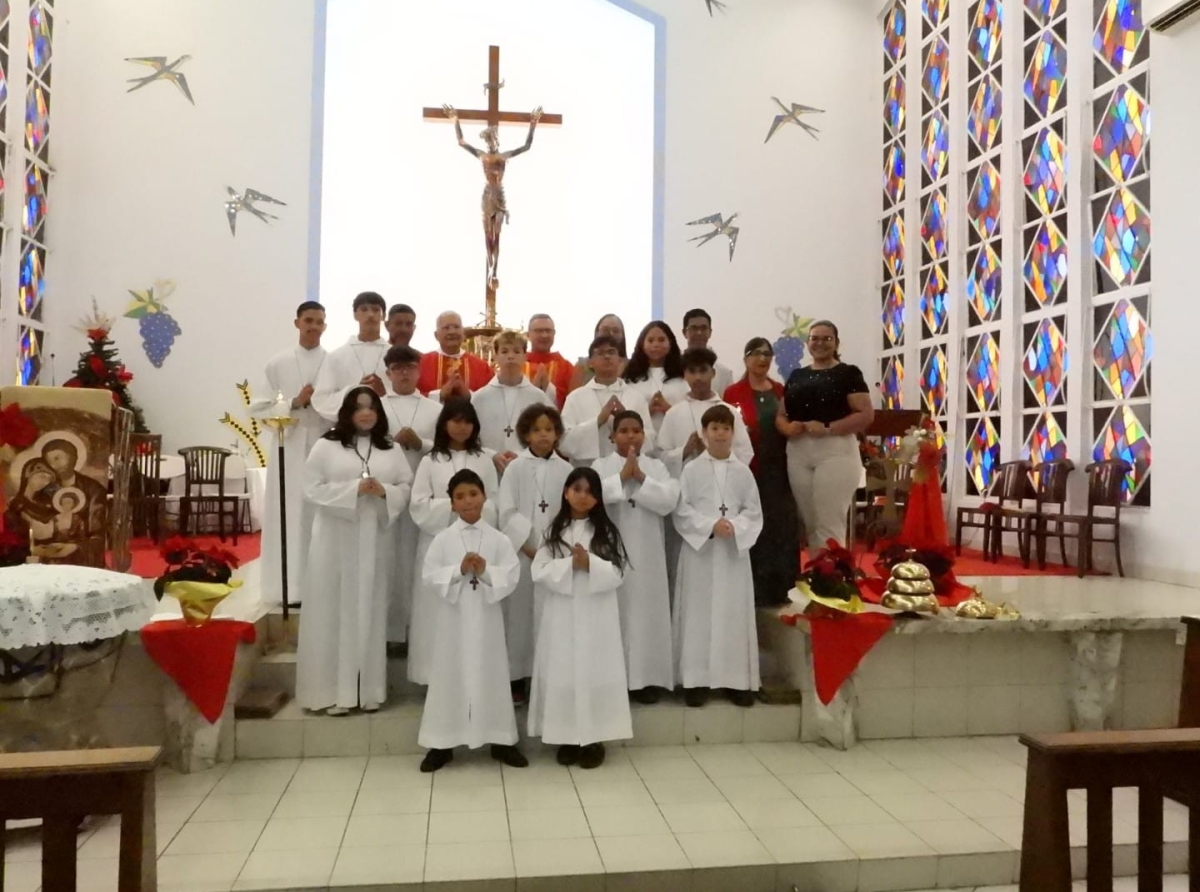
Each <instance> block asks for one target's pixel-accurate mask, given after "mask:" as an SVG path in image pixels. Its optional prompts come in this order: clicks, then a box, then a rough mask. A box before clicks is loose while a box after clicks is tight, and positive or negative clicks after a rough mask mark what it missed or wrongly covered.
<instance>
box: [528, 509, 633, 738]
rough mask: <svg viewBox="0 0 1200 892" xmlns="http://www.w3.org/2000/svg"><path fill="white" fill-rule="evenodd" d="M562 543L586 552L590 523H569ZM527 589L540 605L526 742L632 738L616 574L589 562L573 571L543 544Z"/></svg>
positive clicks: (608, 566)
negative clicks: (540, 600) (531, 589)
mask: <svg viewBox="0 0 1200 892" xmlns="http://www.w3.org/2000/svg"><path fill="white" fill-rule="evenodd" d="M563 538H564V539H565V540H566V541H567V542H569V543H571V544H575V543H578V544H581V545H583V546H584V547H585V548H586V547H588V546H589V545H590V544H591V541H592V525H591V522H590V521H587V520H577V521H574V522H572V523H571V525H570V526H569V527H567V529H566V530H565V531H564V533H563ZM533 582H534V585H536V586H537V588H538V590H539V591H541V592H542V593H543V594H544V596H545V604H544V606H543V608H542V622H541V625H540V626H539V627H538V635H537V648H536V656H535V660H534V667H533V686H532V691H531V693H530V696H529V734H530V736H531V737H541V738H542V742H543V743H549V744H560V745H561V744H575V745H584V744H589V743H601V742H603V741H605V740H624V739H627V738H630V737H632V736H633V725H632V719H631V717H630V714H629V689H628V687H627V686H626V683H625V657H624V652H623V650H622V647H621V620H620V617H619V615H618V614H619V611H618V607H617V586H619V585H620V584H621V571H620V570H618V569H617V567H616V565H614V564H611V563H609V562H608V561H605V560H602V559H601V558H598V557H596V555H594V554H593V555H591V558H590V564H589V569H588V570H575V569H574V568H573V567H572V564H571V554H570V550H569V548H568V549H567V550H566V555H565V557H564V556H559V555H558V554H556V553H553V552H551V550H550V548H549V547H548V546H546V545H544V544H543V545H542V547H541V548H539V549H538V552H537V557H535V558H534V560H533Z"/></svg>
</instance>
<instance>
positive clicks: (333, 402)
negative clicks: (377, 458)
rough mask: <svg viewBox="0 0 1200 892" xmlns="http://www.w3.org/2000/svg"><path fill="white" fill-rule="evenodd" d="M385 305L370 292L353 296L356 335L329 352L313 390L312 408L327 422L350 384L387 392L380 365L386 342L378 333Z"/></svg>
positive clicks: (384, 373)
mask: <svg viewBox="0 0 1200 892" xmlns="http://www.w3.org/2000/svg"><path fill="white" fill-rule="evenodd" d="M386 310H387V304H386V303H384V300H383V298H382V297H380V296H379V295H378V294H376V293H375V292H374V291H364V292H363V293H362V294H360V295H358V296H357V297H356V298H354V319H355V321H356V322H358V334H357V335H355V336H354V337H352V338H350V340H349V341H347V342H346V343H345V344H343V345H342V346H341V347H338V348H337V349H336V350H334V351H333V352H332V353H330V354H329V356H328V357H327V359H326V361H325V365H324V366H322V368H321V374H320V376H319V377H318V378H317V383H316V391H315V393H313V398H312V402H313V407H314V408H315V409H316V410H317V411H318V412H320V413H321V414H322V415H323V416H325V418H326V419H327V420H328V421H330V422H336V421H337V414H338V409H340V408H341V407H342V400H344V399H345V398H346V392H347V391H349V390H350V388H351V387H357V386H358V385H360V384H365V385H367V386H368V387H370V388H371V389H372V390H374V391H375V392H376V393H377V394H379V396H380V397H383V395H384V394H385V393H387V388H386V387H385V386H384V383H383V382H384V379H385V378H386V377H387V367H386V366H384V364H383V357H384V354H385V353H387V349H388V342H387V340H386V339H385V338H384V337H383V336H382V335H381V334H380V329H381V327H382V325H383V314H384V312H385V311H386Z"/></svg>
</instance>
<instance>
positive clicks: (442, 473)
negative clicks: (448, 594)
mask: <svg viewBox="0 0 1200 892" xmlns="http://www.w3.org/2000/svg"><path fill="white" fill-rule="evenodd" d="M492 456H493V453H492V450H490V449H484V448H483V446H481V445H480V443H479V416H478V415H477V414H476V413H475V407H474V406H472V405H471V402H470V400H466V399H454V400H451V401H450V402H448V403H446V404H445V405H444V406H443V407H442V412H441V414H440V415H439V416H438V420H437V427H436V428H435V429H434V434H433V449H432V450H431V451H430V453H429V454H428V455H427V456H425V457H424V458H423V459H421V464H420V465H419V466H418V468H417V476H416V479H415V480H414V481H413V497H412V507H411V509H410V510H411V511H412V518H413V520H414V521H416V524H417V527H418V528H419V529H420V531H421V535H420V538H419V539H418V541H417V566H418V567H424V566H425V555H426V553H427V552H428V551H429V545H430V543H431V542H433V537H434V536H436V535H437V534H438V533H440V532H441V531H442V530H444V529H446V527H448V526H450V524H452V523H454V514H453V513H452V512H451V510H450V497H449V496H448V495H447V494H446V487H447V486H448V485H449V484H450V478H451V477H453V476H454V475H455V474H456V473H457V472H458V471H461V470H463V469H464V468H470V469H471V470H472V471H474V472H475V473H476V474H478V475H479V478H480V479H481V480H482V481H483V486H484V490H485V492H486V495H487V499H488V500H487V502H486V503H485V504H484V507H483V517H484V519H485V520H486V521H487V522H488V523H490V524H491V525H492V526H496V524H497V515H496V508H495V504H496V503H495V501H493V500H494V499H495V497H496V490H497V488H498V486H499V481H497V479H496V468H495V466H494V465H493V464H492ZM441 606H442V599H441V598H439V597H438V596H437V595H436V594H435V593H434V592H433V590H432V589H430V588H429V586H427V585H425V583H424V581H421V582H414V585H413V604H412V617H411V619H410V623H409V635H408V678H409V681H412V682H414V683H416V684H429V673H430V672H431V671H432V668H433V652H434V648H435V647H436V642H437V624H438V618H439V616H440V615H441Z"/></svg>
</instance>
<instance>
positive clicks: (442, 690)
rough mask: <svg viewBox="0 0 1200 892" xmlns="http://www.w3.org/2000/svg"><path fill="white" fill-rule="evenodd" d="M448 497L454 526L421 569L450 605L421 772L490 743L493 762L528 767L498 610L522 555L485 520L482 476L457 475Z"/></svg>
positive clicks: (439, 636)
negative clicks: (520, 741)
mask: <svg viewBox="0 0 1200 892" xmlns="http://www.w3.org/2000/svg"><path fill="white" fill-rule="evenodd" d="M447 495H448V496H449V497H450V504H451V510H452V511H453V512H454V514H455V515H457V520H455V522H454V523H453V524H451V525H450V526H449V527H448V528H446V529H444V530H442V531H441V532H440V533H438V534H437V536H435V537H434V539H433V542H432V543H431V544H430V546H429V551H428V553H427V554H426V555H425V564H424V568H423V578H424V583H425V585H426V586H427V587H428V588H429V590H430V591H432V592H433V593H434V594H435V595H436V596H437V597H439V598H440V599H441V600H442V601H443V602H444V605H445V606H444V609H443V612H442V616H441V619H440V621H439V623H438V626H437V630H436V647H435V649H434V654H433V666H432V672H431V673H430V677H429V691H428V693H427V694H426V696H425V708H424V711H423V712H422V713H421V728H420V731H419V732H418V735H417V740H418V742H419V743H420V745H421V746H423V747H427V748H428V749H429V752H428V753H426V755H425V758H424V759H423V760H422V762H421V770H422V771H425V772H430V771H437V770H438V769H439V768H441V767H443V766H444V765H446V763H448V762H450V761H451V760H452V759H453V758H454V747H456V746H467V747H470V748H471V749H477V748H479V747H481V746H483V745H484V744H491V754H492V758H493V759H496V760H497V761H500V762H503V763H504V764H505V765H510V766H512V767H513V768H524V767H526V766H527V765H528V764H529V762H528V760H527V759H526V758H525V756H524V755H523V754H522V753H521V751H520V749H518V748H517V745H516V744H517V741H518V735H517V721H516V716H515V715H514V713H513V704H512V698H511V697H510V696H509V688H508V685H507V684H506V683H505V677H506V675H507V673H506V671H505V670H506V667H507V664H508V657H507V648H506V646H505V640H504V617H503V615H502V611H501V606H500V605H501V603H502V602H503V601H504V600H506V599H507V598H508V597H509V595H511V593H512V592H513V590H514V589H515V588H516V586H517V580H518V579H519V578H520V572H521V571H520V565H519V564H518V562H517V553H516V551H515V550H514V549H513V547H512V545H511V544H510V543H509V541H508V539H507V538H506V537H505V536H504V535H503V534H502V533H500V532H499V531H498V530H497V529H496V528H495V527H493V526H492V525H491V524H489V523H488V522H487V521H486V520H485V519H484V517H483V506H484V504H485V503H486V501H487V493H486V490H485V487H484V484H483V480H482V479H480V477H479V475H478V474H476V473H475V472H474V471H471V470H469V469H464V470H461V471H458V472H457V473H455V474H454V476H453V477H451V478H450V482H449V484H448V486H447Z"/></svg>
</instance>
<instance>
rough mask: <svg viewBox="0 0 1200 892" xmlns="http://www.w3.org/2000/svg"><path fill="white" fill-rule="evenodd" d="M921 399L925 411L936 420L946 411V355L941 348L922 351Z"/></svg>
mask: <svg viewBox="0 0 1200 892" xmlns="http://www.w3.org/2000/svg"><path fill="white" fill-rule="evenodd" d="M922 355H923V357H924V358H923V360H922V363H921V397H922V400H923V401H924V404H925V410H926V411H927V412H928V413H929V414H930V415H931V416H933V417H934V418H936V417H938V416H940V415H942V414H943V413H944V412H945V409H946V376H947V372H946V354H945V352H944V351H943V350H942V348H941V347H940V346H939V347H931V348H929V349H927V350H924V351H922Z"/></svg>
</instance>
